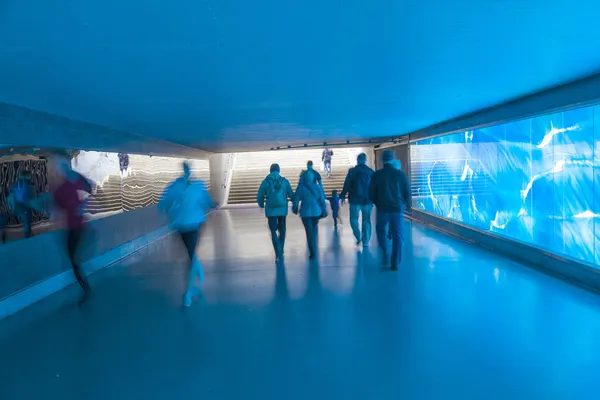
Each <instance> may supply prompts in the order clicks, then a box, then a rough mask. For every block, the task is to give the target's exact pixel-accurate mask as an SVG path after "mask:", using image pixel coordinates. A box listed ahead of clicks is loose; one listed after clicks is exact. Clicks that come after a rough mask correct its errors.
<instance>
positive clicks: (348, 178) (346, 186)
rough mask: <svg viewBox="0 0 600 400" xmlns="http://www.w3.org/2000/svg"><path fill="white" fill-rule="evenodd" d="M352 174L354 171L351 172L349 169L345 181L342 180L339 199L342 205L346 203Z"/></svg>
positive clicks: (352, 179)
mask: <svg viewBox="0 0 600 400" xmlns="http://www.w3.org/2000/svg"><path fill="white" fill-rule="evenodd" d="M353 172H354V171H353V170H352V168H350V170H349V171H348V175H346V179H345V180H344V188H343V189H342V193H341V194H340V199H341V200H342V203H343V202H344V201H346V195H347V194H348V192H349V191H350V188H351V187H352V183H353V182H354V173H353Z"/></svg>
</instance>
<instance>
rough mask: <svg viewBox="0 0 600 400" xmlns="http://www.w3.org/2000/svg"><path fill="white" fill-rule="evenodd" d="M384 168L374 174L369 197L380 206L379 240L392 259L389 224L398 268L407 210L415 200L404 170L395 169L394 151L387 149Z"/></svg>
mask: <svg viewBox="0 0 600 400" xmlns="http://www.w3.org/2000/svg"><path fill="white" fill-rule="evenodd" d="M382 160H383V168H382V169H380V170H378V171H377V172H375V173H374V174H373V176H372V177H371V184H370V186H369V198H370V199H371V201H372V202H373V204H375V207H377V222H376V228H375V229H376V230H377V240H378V241H379V246H380V247H381V250H382V252H383V257H384V260H385V262H386V263H387V262H388V244H387V227H388V225H389V227H390V232H391V234H392V254H391V256H392V257H391V259H390V260H389V261H390V264H391V268H392V270H394V271H397V270H398V266H399V265H400V262H401V261H402V239H403V238H402V236H403V225H404V211H405V210H408V211H410V210H411V206H412V200H411V195H410V186H409V182H408V178H407V177H406V174H405V173H404V172H403V171H400V170H397V169H396V168H394V164H393V162H394V153H393V152H392V151H391V150H386V151H385V152H384V153H383V157H382Z"/></svg>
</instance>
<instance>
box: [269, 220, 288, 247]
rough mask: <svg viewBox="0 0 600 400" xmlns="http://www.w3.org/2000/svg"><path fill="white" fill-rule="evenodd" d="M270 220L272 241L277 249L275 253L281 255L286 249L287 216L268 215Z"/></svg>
mask: <svg viewBox="0 0 600 400" xmlns="http://www.w3.org/2000/svg"><path fill="white" fill-rule="evenodd" d="M268 220H269V230H270V231H271V242H273V249H274V250H275V255H276V256H277V257H279V256H281V255H282V254H283V253H284V249H285V232H286V230H287V228H286V220H287V218H286V217H285V216H283V217H268Z"/></svg>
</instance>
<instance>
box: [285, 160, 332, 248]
mask: <svg viewBox="0 0 600 400" xmlns="http://www.w3.org/2000/svg"><path fill="white" fill-rule="evenodd" d="M292 211H293V213H294V214H298V213H300V218H302V224H303V225H304V230H305V231H306V242H307V244H308V252H309V258H310V259H311V260H312V259H314V258H315V257H316V254H317V228H318V225H319V220H320V219H321V218H325V217H327V204H326V202H325V192H324V191H323V188H322V186H321V185H319V184H318V183H317V182H316V180H315V176H314V172H313V171H312V170H310V169H309V170H307V171H305V172H304V174H303V175H302V179H300V182H299V183H298V187H297V188H296V193H295V194H294V199H293V204H292Z"/></svg>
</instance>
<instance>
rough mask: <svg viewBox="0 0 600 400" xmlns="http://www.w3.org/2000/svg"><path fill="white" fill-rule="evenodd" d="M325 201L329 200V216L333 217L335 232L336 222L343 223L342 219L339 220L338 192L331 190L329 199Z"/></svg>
mask: <svg viewBox="0 0 600 400" xmlns="http://www.w3.org/2000/svg"><path fill="white" fill-rule="evenodd" d="M327 200H329V206H330V207H331V216H332V217H333V227H334V228H335V230H336V231H337V228H338V222H339V223H340V224H343V223H344V222H343V221H342V219H341V218H340V203H341V201H340V196H338V191H337V190H332V191H331V197H328V198H327Z"/></svg>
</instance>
